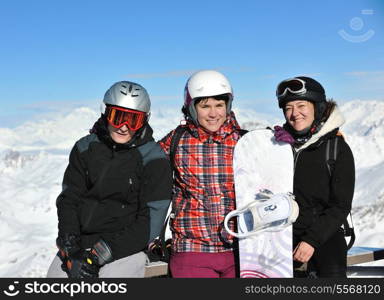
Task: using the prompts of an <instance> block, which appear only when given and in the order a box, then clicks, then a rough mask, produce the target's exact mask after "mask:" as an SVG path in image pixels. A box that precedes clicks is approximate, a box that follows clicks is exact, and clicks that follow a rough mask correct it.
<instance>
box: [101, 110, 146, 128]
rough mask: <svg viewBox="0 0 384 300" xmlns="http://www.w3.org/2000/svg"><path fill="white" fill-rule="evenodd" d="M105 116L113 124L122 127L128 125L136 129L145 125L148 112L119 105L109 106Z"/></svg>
mask: <svg viewBox="0 0 384 300" xmlns="http://www.w3.org/2000/svg"><path fill="white" fill-rule="evenodd" d="M105 116H106V118H107V121H108V123H109V124H110V125H111V126H113V127H115V128H121V127H123V126H124V125H127V127H128V128H129V129H130V130H132V131H136V130H138V129H140V128H141V127H143V125H144V124H145V121H146V120H147V114H146V113H145V112H142V111H137V110H133V109H127V108H122V107H118V106H107V107H106V109H105Z"/></svg>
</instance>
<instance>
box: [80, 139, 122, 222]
mask: <svg viewBox="0 0 384 300" xmlns="http://www.w3.org/2000/svg"><path fill="white" fill-rule="evenodd" d="M112 148H113V149H112V157H111V159H114V157H115V155H114V154H115V150H116V145H113V146H112ZM108 169H109V165H108V166H106V167H104V169H103V170H102V172H101V174H100V177H99V179H98V180H97V182H99V181H100V182H101V181H102V179H103V178H104V177H105V173H107V170H108ZM97 182H96V183H97ZM95 202H96V203H94V205H92V207H91V208H90V210H89V213H88V218H87V219H86V221H85V222H84V224H83V228H84V229H86V228H87V226H88V225H89V223H90V221H91V219H92V217H93V213H94V212H95V210H96V207H97V206H99V201H98V200H97V201H95Z"/></svg>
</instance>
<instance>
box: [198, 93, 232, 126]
mask: <svg viewBox="0 0 384 300" xmlns="http://www.w3.org/2000/svg"><path fill="white" fill-rule="evenodd" d="M195 109H196V113H197V121H198V122H199V124H200V125H201V126H202V127H204V128H205V129H206V130H208V131H211V132H216V131H218V130H219V129H220V127H221V125H223V124H224V122H225V120H226V119H227V105H226V103H225V101H224V100H216V99H215V98H207V99H203V100H201V101H199V102H198V103H197V104H195Z"/></svg>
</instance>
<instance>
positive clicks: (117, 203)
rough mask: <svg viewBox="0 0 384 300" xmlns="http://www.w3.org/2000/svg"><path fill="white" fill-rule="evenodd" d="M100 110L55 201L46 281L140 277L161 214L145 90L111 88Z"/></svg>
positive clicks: (158, 163) (157, 156) (164, 168)
mask: <svg viewBox="0 0 384 300" xmlns="http://www.w3.org/2000/svg"><path fill="white" fill-rule="evenodd" d="M103 103H104V107H105V109H103V111H102V116H101V117H100V119H99V120H98V121H97V122H96V123H95V125H94V127H93V129H92V130H91V134H90V135H87V136H85V137H83V138H81V139H80V140H79V141H77V142H76V144H75V146H74V147H73V149H72V151H71V154H70V157H69V165H68V167H67V169H66V171H65V174H64V179H63V190H62V192H61V194H60V195H59V196H58V198H57V211H58V218H59V224H58V225H59V226H58V227H59V233H58V237H57V240H56V244H57V247H58V248H59V252H58V254H57V256H56V257H55V259H54V261H53V263H52V264H51V266H50V268H49V270H48V275H47V276H48V277H70V278H95V277H144V270H145V262H146V255H145V253H144V252H143V251H144V250H145V249H146V248H147V245H148V243H149V242H150V241H152V240H153V239H154V238H155V237H156V236H158V235H159V233H160V231H161V227H162V224H163V222H164V219H165V215H166V213H167V210H168V206H169V203H170V196H171V187H172V174H171V168H170V166H169V162H168V160H167V158H166V156H165V155H164V152H163V151H162V150H161V148H160V147H159V145H158V144H157V143H155V142H154V140H153V137H152V129H151V127H150V126H149V124H148V118H149V114H150V105H151V103H150V100H149V96H148V93H147V91H146V90H145V89H144V88H143V87H142V86H141V85H139V84H136V83H133V82H129V81H121V82H117V83H115V84H114V85H112V86H111V88H110V89H108V91H107V92H106V93H105V96H104V100H103Z"/></svg>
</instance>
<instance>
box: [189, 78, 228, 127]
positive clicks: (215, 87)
mask: <svg viewBox="0 0 384 300" xmlns="http://www.w3.org/2000/svg"><path fill="white" fill-rule="evenodd" d="M223 94H226V95H228V101H227V114H229V113H230V112H231V108H232V100H233V91H232V87H231V84H230V83H229V81H228V79H227V78H226V77H225V76H224V75H223V74H221V73H220V72H217V71H215V70H202V71H198V72H196V73H194V74H192V75H191V77H189V79H188V81H187V83H186V85H185V89H184V107H183V111H185V112H186V113H187V114H188V115H189V116H190V117H191V118H192V120H193V121H194V122H195V123H197V113H196V109H195V100H196V98H202V97H203V98H204V97H212V96H219V95H223Z"/></svg>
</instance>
